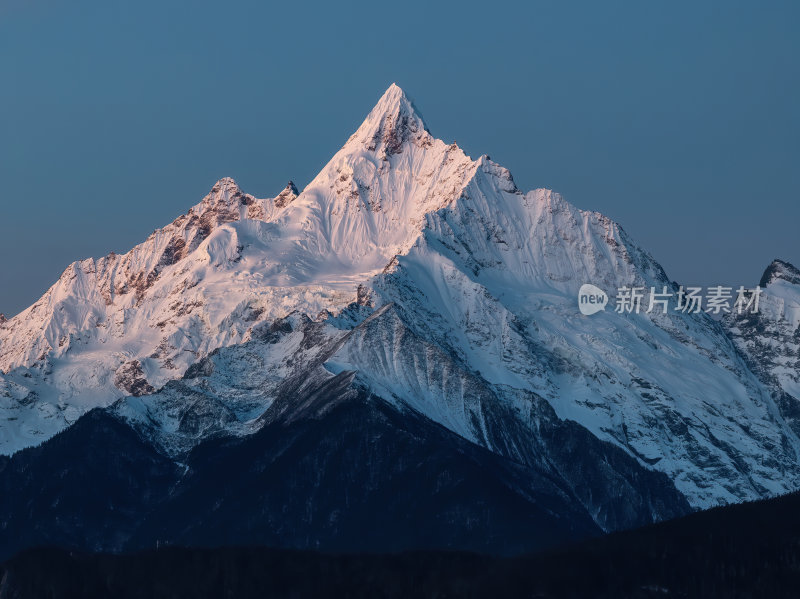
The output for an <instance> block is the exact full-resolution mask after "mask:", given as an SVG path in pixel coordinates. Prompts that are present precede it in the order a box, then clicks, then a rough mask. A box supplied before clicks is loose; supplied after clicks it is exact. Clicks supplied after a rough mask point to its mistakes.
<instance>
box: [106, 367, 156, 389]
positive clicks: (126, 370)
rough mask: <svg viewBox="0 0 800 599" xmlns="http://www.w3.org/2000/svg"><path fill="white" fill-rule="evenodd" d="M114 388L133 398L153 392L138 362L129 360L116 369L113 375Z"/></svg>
mask: <svg viewBox="0 0 800 599" xmlns="http://www.w3.org/2000/svg"><path fill="white" fill-rule="evenodd" d="M114 386H115V387H117V389H121V390H123V391H125V392H126V393H128V394H130V395H133V396H134V397H139V396H140V395H147V394H149V393H153V392H154V391H155V389H154V388H153V386H152V385H151V384H150V383H148V382H147V378H145V375H144V371H143V370H142V364H141V362H139V360H131V361H130V362H126V363H125V364H123V365H122V366H120V367H119V368H117V372H115V373H114Z"/></svg>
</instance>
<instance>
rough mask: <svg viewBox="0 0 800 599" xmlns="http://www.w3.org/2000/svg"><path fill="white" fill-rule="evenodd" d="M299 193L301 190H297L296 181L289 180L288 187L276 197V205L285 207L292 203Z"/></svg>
mask: <svg viewBox="0 0 800 599" xmlns="http://www.w3.org/2000/svg"><path fill="white" fill-rule="evenodd" d="M298 195H300V192H298V191H297V187H295V185H294V183H292V182H291V181H289V183H287V184H286V189H284V190H283V191H282V192H280V193H279V194H278V196H277V197H276V198H275V207H276V208H285V207H286V206H288V205H289V204H291V203H292V202H293V201H294V200H295V198H297V196H298Z"/></svg>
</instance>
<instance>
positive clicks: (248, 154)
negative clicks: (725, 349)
mask: <svg viewBox="0 0 800 599" xmlns="http://www.w3.org/2000/svg"><path fill="white" fill-rule="evenodd" d="M799 7H800V3H797V2H789V1H786V2H769V1H767V2H758V3H756V2H739V1H728V2H682V1H677V2H676V1H670V2H666V1H658V0H657V1H652V2H641V1H636V2H634V1H631V2H614V1H610V2H608V1H607V2H584V3H570V2H513V3H510V2H503V1H493V2H458V3H450V4H444V3H436V2H430V1H426V2H413V1H406V2H398V3H379V2H362V3H346V2H345V3H341V2H320V3H316V4H306V3H296V2H295V3H289V2H284V3H281V4H280V5H278V4H275V3H266V2H256V1H240V0H233V1H228V2H209V1H206V0H194V1H192V2H176V1H174V0H158V1H157V2H156V1H152V0H139V1H137V2H130V1H125V2H121V1H118V0H72V1H70V2H66V1H64V0H58V1H56V0H0V82H1V83H0V180H1V181H2V187H0V312H5V313H7V314H8V315H11V314H14V313H16V312H18V311H19V310H21V309H22V308H24V307H26V306H27V305H29V304H30V303H32V302H33V301H35V300H36V299H37V298H38V297H39V296H40V295H41V293H42V292H44V290H45V289H46V288H47V287H48V286H49V285H50V284H51V283H52V282H53V281H54V280H55V279H56V278H57V277H58V275H59V274H60V272H61V271H62V270H63V268H64V267H65V266H66V265H67V264H69V263H70V262H71V261H73V260H76V259H80V258H84V257H89V256H101V255H104V254H106V253H108V252H109V251H111V250H114V251H116V252H124V251H126V250H128V249H129V248H130V247H131V246H133V245H135V244H136V243H138V242H139V241H142V240H144V238H146V237H147V235H148V234H149V233H150V232H151V231H152V230H153V229H155V228H156V227H160V226H162V225H164V224H166V223H168V222H169V221H171V220H172V219H173V218H174V217H175V216H176V215H178V214H181V213H183V212H185V211H186V210H187V209H188V208H189V207H190V206H191V205H193V204H194V203H196V202H197V201H199V200H200V198H201V197H202V196H203V195H204V194H205V193H206V192H207V191H208V190H209V189H210V187H211V186H212V185H213V183H214V182H215V181H216V180H217V179H219V178H220V177H223V176H232V177H234V178H235V179H236V180H237V181H238V182H239V184H240V185H241V186H242V187H243V189H244V190H245V191H248V192H250V193H253V194H255V195H257V196H260V197H265V196H272V195H275V194H277V193H278V192H279V191H280V190H281V189H282V188H283V186H284V185H285V184H286V181H287V179H290V178H291V179H293V180H294V181H295V182H296V183H297V184H298V186H299V187H301V188H302V187H303V186H304V185H305V184H306V183H307V182H308V181H309V180H310V179H311V178H312V177H313V176H314V174H315V173H316V172H317V170H318V169H319V168H320V167H321V166H322V165H323V164H324V163H325V162H326V161H327V159H328V158H329V157H330V156H331V155H332V154H333V153H334V152H335V151H336V150H337V149H338V148H339V147H340V146H341V145H342V144H343V143H344V142H345V141H346V140H347V138H348V136H349V135H350V134H351V133H352V132H353V131H354V129H355V128H356V126H357V125H358V124H359V123H360V121H361V119H362V118H363V117H364V116H365V115H366V113H367V112H368V110H369V109H370V108H371V107H372V105H373V104H374V102H375V101H376V100H377V99H378V98H379V97H380V95H381V94H382V92H383V91H384V90H385V88H386V87H388V85H389V84H390V83H391V82H393V81H396V82H397V83H398V84H399V85H400V86H401V87H403V88H404V89H405V90H406V92H407V93H408V94H409V95H410V96H411V97H413V98H414V99H415V101H416V104H417V105H418V106H419V108H420V109H421V111H422V113H423V114H424V115H425V118H426V121H427V122H428V125H429V127H430V128H431V130H432V132H433V133H434V134H435V135H437V136H438V137H441V138H443V139H445V140H446V141H451V140H456V141H457V142H458V143H459V145H461V146H462V147H463V148H464V149H465V150H466V151H467V153H468V154H470V155H472V156H473V157H475V156H478V155H480V154H483V153H488V154H490V155H491V156H492V158H493V159H494V160H496V161H498V162H500V163H501V164H503V165H505V166H507V167H508V168H510V169H511V171H512V173H513V174H514V176H515V179H516V180H517V183H518V184H519V185H520V187H523V188H526V189H528V188H532V187H550V188H553V189H555V190H557V191H560V192H561V193H563V194H564V195H565V196H566V198H567V199H568V200H570V201H571V202H572V203H574V204H576V205H577V206H579V207H581V208H587V209H592V210H599V211H601V212H603V213H605V214H607V215H609V216H610V217H612V218H614V219H616V220H617V221H619V222H620V223H621V224H622V225H623V226H624V227H625V228H626V229H627V230H628V232H629V233H630V234H631V235H632V236H633V237H634V238H635V239H636V240H637V241H638V242H639V243H640V244H641V245H643V246H644V247H645V248H647V249H648V250H649V251H650V252H651V253H652V254H653V255H654V256H655V258H656V259H657V260H659V261H660V262H661V263H662V264H663V266H664V267H665V268H666V270H667V273H668V274H669V275H670V276H671V277H672V278H674V279H677V280H680V281H682V282H685V283H695V284H731V285H735V284H740V283H746V284H755V283H756V282H757V281H758V279H759V277H760V275H761V271H762V270H763V269H764V267H765V266H766V265H767V264H768V263H769V261H770V260H772V259H773V258H774V257H782V258H784V259H786V260H789V261H792V262H794V263H795V264H798V263H800V243H799V242H798V224H799V223H800V115H798V110H799V109H800V69H799V65H800V33H799V32H800V8H799Z"/></svg>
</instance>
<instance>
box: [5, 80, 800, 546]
mask: <svg viewBox="0 0 800 599" xmlns="http://www.w3.org/2000/svg"><path fill="white" fill-rule="evenodd" d="M782 280H783V279H782ZM584 283H591V284H594V285H597V286H599V287H600V288H602V289H605V290H606V291H607V292H609V293H611V292H613V291H614V290H616V289H617V288H620V287H623V286H632V285H635V286H642V287H648V288H649V287H651V286H652V287H655V288H656V289H659V290H661V289H663V288H665V287H666V288H667V289H671V290H674V286H673V283H671V282H670V280H669V279H668V277H667V276H666V275H665V273H664V271H663V270H662V269H661V267H660V266H659V265H658V264H657V263H656V262H655V260H654V259H653V258H652V257H651V256H650V255H649V254H648V253H647V252H646V251H644V250H642V249H641V248H639V247H638V246H637V245H636V244H635V243H634V242H633V241H632V240H631V238H630V237H629V236H628V235H627V234H626V233H625V232H624V231H623V230H622V229H621V228H620V227H619V226H618V225H617V224H616V223H614V222H613V221H611V220H610V219H608V218H606V217H605V216H603V215H601V214H598V213H593V212H585V211H581V210H578V209H576V208H575V207H574V206H572V205H571V204H569V203H568V202H566V201H565V200H564V199H563V198H562V197H561V196H559V195H558V194H557V193H554V192H552V191H549V190H543V189H540V190H534V191H530V192H527V193H524V192H522V191H521V190H519V189H517V187H516V185H515V184H514V181H513V178H512V176H511V174H510V173H509V172H508V171H507V170H506V169H504V168H503V167H501V166H499V165H497V164H496V163H494V162H493V161H491V160H490V159H489V158H488V157H487V156H481V157H480V158H478V159H477V160H473V159H471V158H470V157H468V156H466V155H465V154H464V153H463V152H462V151H461V150H460V149H459V148H458V147H457V146H456V145H455V144H450V145H448V144H446V143H445V142H443V141H441V140H438V139H436V138H434V137H433V136H432V135H431V134H430V132H429V130H428V128H427V126H426V124H425V122H424V121H423V119H422V117H421V116H420V114H419V112H418V111H417V110H416V108H415V107H414V105H413V104H412V103H411V102H410V101H409V99H408V98H407V97H406V95H405V94H404V93H403V91H402V90H400V88H398V87H397V86H394V85H393V86H392V87H390V88H389V89H388V90H387V92H386V93H385V94H384V96H383V97H382V98H381V99H380V101H379V102H378V104H377V105H376V106H375V108H374V109H373V110H372V111H371V112H370V114H369V115H368V117H367V118H366V120H365V121H364V123H363V124H362V125H361V126H360V127H359V128H358V130H357V131H356V133H355V134H354V135H353V136H352V137H350V139H349V140H348V141H347V143H346V144H345V145H344V146H343V147H342V149H341V150H340V151H339V152H337V153H336V155H334V157H333V158H332V159H331V161H330V162H329V163H328V164H327V165H326V166H325V167H324V168H323V169H322V171H321V172H320V173H319V174H318V175H317V176H316V177H315V178H314V180H313V181H312V182H311V183H309V185H308V186H306V187H305V189H303V190H302V192H300V193H297V190H296V189H295V188H294V186H293V184H291V183H290V184H289V185H288V186H287V188H286V189H285V190H283V191H282V192H281V193H280V194H279V195H278V196H277V197H276V198H273V199H266V200H259V199H256V198H254V197H253V196H250V195H247V194H245V193H243V192H242V191H240V190H239V189H238V187H237V186H236V184H235V183H234V182H233V181H232V180H230V179H223V180H221V181H220V182H218V183H217V184H216V185H215V186H214V188H213V189H212V191H211V193H210V194H209V195H208V196H207V197H206V198H205V199H204V200H203V201H202V202H201V203H200V204H198V205H196V206H195V207H194V208H192V209H191V210H190V211H189V212H188V213H187V214H186V215H184V216H181V217H179V218H177V219H176V220H175V221H174V222H173V223H171V224H170V225H168V226H167V227H165V228H163V229H160V230H158V231H156V232H155V233H153V235H152V236H151V237H150V238H148V240H146V241H145V242H144V243H143V244H141V245H139V246H137V247H136V248H134V249H133V250H131V251H130V252H128V253H127V254H125V255H123V256H114V255H111V256H107V257H105V258H102V259H100V260H85V261H83V262H76V263H74V264H72V265H71V266H70V267H69V268H68V269H67V270H66V271H65V273H64V274H63V275H62V277H61V278H60V280H59V281H58V282H57V283H56V284H55V285H54V286H53V287H52V288H51V289H50V290H48V292H47V293H46V294H45V296H44V297H43V298H42V299H40V300H39V301H38V302H37V303H36V304H34V305H33V306H32V307H31V308H29V309H27V310H26V311H24V312H23V313H21V314H20V315H17V316H16V317H14V318H12V319H10V320H8V321H6V322H3V323H0V369H2V370H3V371H4V374H3V376H2V380H0V417H2V419H3V420H2V427H1V428H0V450H2V451H3V452H4V453H6V454H11V453H12V452H14V451H16V450H19V449H21V448H24V447H26V446H30V445H34V444H37V443H40V442H42V441H44V440H45V439H48V438H50V437H51V436H53V435H54V434H55V433H57V432H58V431H61V430H63V429H65V428H67V427H69V426H70V425H71V424H72V423H74V422H75V421H76V420H77V419H78V418H79V417H80V416H81V415H82V414H84V413H86V412H87V411H88V410H90V409H92V408H94V407H107V410H106V411H105V413H106V414H107V415H109V416H110V417H113V418H115V419H118V420H119V421H120V422H123V423H124V424H125V426H127V427H130V428H132V429H133V430H135V431H136V433H137V434H138V435H139V436H140V438H142V439H145V440H146V442H147V443H148V444H149V446H151V447H153V448H155V449H156V450H157V452H158V453H159V455H161V456H166V457H167V458H168V459H169V460H172V461H173V462H174V463H185V462H186V461H187V460H189V456H191V455H194V451H195V450H196V449H197V450H198V451H199V450H200V449H198V448H202V447H203V444H205V443H208V442H211V441H213V440H217V439H224V438H227V439H238V440H239V441H241V442H245V441H243V440H245V439H247V438H249V437H252V436H254V435H258V434H260V433H259V432H260V431H262V430H265V427H268V426H269V425H270V424H271V423H274V422H278V421H280V422H289V423H292V422H295V421H298V422H300V421H302V422H306V420H307V419H308V418H312V417H313V418H321V417H322V416H321V415H323V414H327V413H328V412H327V411H326V410H333V409H334V408H335V406H337V405H339V404H340V403H345V404H347V405H350V404H349V403H348V402H352V401H356V399H354V398H360V399H358V401H366V402H378V403H380V405H381V407H380V409H379V411H381V414H383V412H382V410H384V409H385V407H386V406H389V407H390V408H391V410H393V411H394V412H395V413H397V414H402V415H405V416H408V415H409V414H413V415H414V417H415V418H417V417H421V418H423V419H424V422H426V423H433V424H434V425H435V426H437V427H443V429H444V430H446V431H449V433H450V434H454V435H455V437H457V438H458V439H461V440H465V441H466V442H468V443H471V444H472V445H473V446H477V447H480V448H481V449H482V450H486V451H488V452H490V453H491V454H492V455H494V456H498V457H499V458H502V459H503V460H508V461H510V462H512V463H514V464H518V465H519V464H521V465H524V466H525V467H527V468H530V469H531V470H532V471H536V472H539V473H541V475H542V476H546V477H548V478H549V479H550V480H555V481H557V483H556V485H557V487H558V488H559V489H560V491H559V493H563V494H564V495H563V496H564V497H569V498H570V499H569V502H571V503H570V505H572V506H573V507H574V509H577V510H578V511H581V510H584V511H585V513H586V514H588V515H589V518H590V519H591V520H592V521H593V522H594V524H595V525H596V526H598V527H599V529H601V530H612V529H616V528H620V527H624V526H627V525H631V524H632V523H637V522H638V523H641V522H643V521H648V520H657V519H662V518H665V517H669V516H670V515H671V514H672V515H674V514H676V513H680V511H681V509H683V508H682V507H681V505H680V500H676V499H675V495H674V494H671V493H672V491H674V489H675V488H677V490H678V491H680V493H681V494H682V495H683V496H684V497H685V498H686V500H688V502H689V504H691V505H692V506H693V507H707V506H711V505H714V504H718V503H725V502H730V501H736V500H741V499H751V498H757V497H764V496H769V495H773V494H777V493H782V492H785V491H789V490H794V489H797V488H798V487H800V460H799V459H798V455H800V453H799V452H800V439H799V438H798V432H797V431H796V430H794V428H793V427H792V426H791V422H787V418H788V415H787V413H786V411H785V409H782V405H781V399H780V398H776V397H775V394H774V389H773V388H772V387H771V386H770V384H769V381H767V382H765V379H764V377H763V376H761V375H762V373H761V372H760V371H759V372H754V371H755V370H756V368H755V367H754V366H753V363H752V356H751V357H750V358H748V355H749V354H747V353H746V351H745V355H744V356H743V353H742V349H743V346H742V344H741V343H740V341H739V339H738V338H737V337H735V336H734V339H736V343H734V341H732V338H731V337H730V336H729V335H728V334H727V332H726V329H725V328H724V327H723V325H722V324H720V323H719V322H716V321H715V320H713V319H712V318H711V317H709V316H708V315H707V314H705V313H697V314H694V313H684V312H680V311H673V310H670V311H669V313H667V314H662V313H660V312H659V311H654V312H652V313H644V312H642V313H639V314H635V313H631V314H619V313H616V312H614V311H613V310H612V309H610V308H609V309H607V310H605V311H601V312H600V313H598V314H595V315H593V316H591V317H587V316H584V315H582V314H581V313H580V312H579V311H578V308H577V293H578V289H579V288H580V287H581V285H583V284H584ZM776 285H778V283H775V284H774V285H773V284H771V285H770V287H774V286H776ZM780 285H783V283H780ZM780 285H778V286H780ZM771 293H772V294H773V296H774V297H779V296H780V294H779V293H778V291H777V287H776V289H775V290H774V291H773V292H771ZM792 314H794V315H795V316H793V317H792V318H795V317H796V314H795V313H794V312H792ZM796 325H797V323H796V322H795V325H794V326H795V329H793V330H796ZM787 334H788V333H787ZM784 342H785V339H784V337H781V338H780V339H778V340H777V341H776V343H778V344H782V343H784ZM737 344H738V347H737ZM786 347H789V346H786ZM792 347H794V346H792ZM744 349H745V350H746V348H744ZM765 351H766V353H767V354H769V358H768V359H764V358H763V356H760V355H759V356H756V359H757V360H758V363H759V364H767V366H765V368H768V369H770V372H773V371H774V368H772V366H769V364H770V362H769V360H770V359H776V360H777V359H778V358H777V357H776V356H777V354H772V353H770V352H769V349H766V350H765ZM792 351H794V350H792ZM790 353H791V352H790ZM795 356H796V352H795ZM781 368H788V369H789V371H791V366H786V364H785V363H784V362H781ZM781 372H784V371H781ZM784 375H785V376H784V378H782V379H781V380H782V381H783V380H789V379H791V376H792V373H791V372H788V374H787V373H785V372H784ZM794 375H795V376H796V371H795V373H794ZM775 376H777V373H776V374H775ZM782 376H783V375H782ZM787 377H788V378H787ZM781 384H783V383H781ZM786 384H788V383H786ZM331 385H334V386H336V389H337V391H336V393H331V392H330V389H329V387H330V386H331ZM320 389H326V390H327V391H325V393H324V394H321V393H322V392H321V391H319V390H320ZM787 392H788V391H787ZM321 397H327V398H328V399H329V400H330V405H329V406H327V407H326V405H327V404H325V402H323V405H322V406H321V407H320V406H318V408H316V410H317V411H314V412H313V416H309V412H307V411H303V410H301V409H300V408H301V407H302V405H305V404H306V403H307V404H308V405H315V406H316V405H318V404H319V402H320V401H321V399H320V398H321ZM370 405H372V404H370ZM376 405H377V404H376ZM109 406H110V407H109ZM376 409H378V408H376ZM370 413H371V414H373V415H374V412H370ZM294 414H300V415H294ZM381 418H383V416H382V417H381ZM287 419H288V420H287ZM415 422H417V421H416V420H415ZM415 426H416V425H415ZM426 426H427V425H426ZM565 427H566V428H565ZM562 444H565V446H562ZM44 447H47V445H45V446H44ZM22 453H23V454H24V452H22ZM612 454H613V456H614V457H613V458H610V457H607V456H608V455H612ZM579 455H582V456H583V457H582V459H584V460H586V461H585V462H581V461H580V460H579V459H578V457H577V456H579ZM13 459H27V458H17V456H14V458H12V460H13ZM189 461H190V460H189ZM578 463H582V464H583V466H582V467H578V466H576V464H578ZM581 468H582V469H581ZM588 472H595V473H601V474H600V475H598V476H595V477H592V476H589V478H590V479H591V480H592V482H591V484H589V483H586V482H585V481H586V480H587V473H588ZM663 475H666V476H663ZM659 477H662V478H659ZM582 480H583V481H584V482H581V481H582ZM664 481H672V482H671V483H669V484H672V485H674V488H673V489H672V491H670V490H669V489H667V490H665V487H664V484H665V483H664ZM610 484H611V485H612V486H613V485H616V488H618V489H619V490H620V496H621V499H619V501H621V502H622V504H624V505H625V506H626V507H625V508H624V509H622V511H619V510H618V509H617V507H618V506H617V507H615V504H614V502H613V501H612V500H611V497H613V492H612V491H611V490H610V488H609V485H610ZM669 484H667V486H669ZM515 489H516V490H517V491H519V487H515ZM517 491H515V492H517ZM681 500H682V499H681ZM622 504H619V505H622ZM575 506H577V507H575Z"/></svg>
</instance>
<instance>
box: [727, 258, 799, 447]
mask: <svg viewBox="0 0 800 599" xmlns="http://www.w3.org/2000/svg"><path fill="white" fill-rule="evenodd" d="M759 286H760V287H761V288H762V289H763V291H762V293H761V295H760V297H759V310H758V312H757V313H752V312H746V313H742V314H739V313H738V312H737V311H733V312H731V313H730V314H729V315H727V317H726V318H725V321H724V322H725V326H726V327H727V328H728V331H729V333H730V335H731V337H732V338H733V340H734V342H735V343H736V346H737V347H738V348H739V349H740V350H741V352H742V353H743V354H744V355H745V356H746V358H747V361H748V363H749V365H750V367H751V368H752V369H753V371H754V372H755V373H756V374H758V376H759V377H760V378H761V380H762V381H763V382H764V383H765V384H766V385H767V386H768V388H769V389H770V390H771V392H772V395H773V398H774V399H775V401H776V403H777V404H778V407H779V408H780V410H781V415H782V416H783V418H784V419H785V420H786V421H787V422H788V423H789V425H790V426H791V427H792V429H793V430H794V431H795V433H797V434H800V270H798V269H797V268H795V267H794V266H793V265H791V264H789V263H788V262H784V261H783V260H775V261H773V262H772V264H770V265H769V266H768V267H767V269H766V270H765V271H764V275H763V276H762V277H761V281H759Z"/></svg>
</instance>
